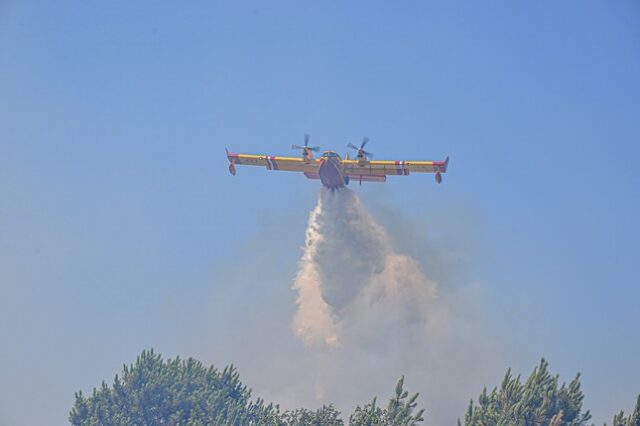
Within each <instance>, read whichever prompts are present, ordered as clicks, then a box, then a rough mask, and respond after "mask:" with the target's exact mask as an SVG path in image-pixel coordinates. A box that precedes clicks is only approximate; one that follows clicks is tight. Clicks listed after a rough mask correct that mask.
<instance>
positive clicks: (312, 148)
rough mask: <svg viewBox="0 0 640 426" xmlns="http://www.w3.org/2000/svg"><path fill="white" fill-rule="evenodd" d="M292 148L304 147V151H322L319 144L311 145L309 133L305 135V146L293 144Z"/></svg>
mask: <svg viewBox="0 0 640 426" xmlns="http://www.w3.org/2000/svg"><path fill="white" fill-rule="evenodd" d="M291 149H302V150H303V151H313V152H318V151H320V147H319V146H309V135H304V146H300V145H291Z"/></svg>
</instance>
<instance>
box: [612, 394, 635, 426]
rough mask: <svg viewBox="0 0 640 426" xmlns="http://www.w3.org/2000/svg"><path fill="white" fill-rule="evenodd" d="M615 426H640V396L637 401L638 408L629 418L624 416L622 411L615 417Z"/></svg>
mask: <svg viewBox="0 0 640 426" xmlns="http://www.w3.org/2000/svg"><path fill="white" fill-rule="evenodd" d="M612 425H613V426H640V395H638V399H637V400H636V408H635V409H634V410H633V413H631V414H629V416H628V417H625V416H624V412H623V411H620V412H619V413H618V414H616V415H615V416H613V423H612Z"/></svg>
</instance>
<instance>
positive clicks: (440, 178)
mask: <svg viewBox="0 0 640 426" xmlns="http://www.w3.org/2000/svg"><path fill="white" fill-rule="evenodd" d="M436 182H438V183H441V182H442V174H440V172H436Z"/></svg>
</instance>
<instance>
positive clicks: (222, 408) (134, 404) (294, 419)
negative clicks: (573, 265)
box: [69, 350, 640, 426]
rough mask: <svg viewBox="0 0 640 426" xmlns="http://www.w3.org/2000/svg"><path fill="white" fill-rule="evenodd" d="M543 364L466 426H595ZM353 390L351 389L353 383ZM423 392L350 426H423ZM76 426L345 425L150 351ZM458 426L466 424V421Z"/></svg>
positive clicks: (634, 422)
mask: <svg viewBox="0 0 640 426" xmlns="http://www.w3.org/2000/svg"><path fill="white" fill-rule="evenodd" d="M558 380H559V379H558V376H557V375H556V376H552V375H551V374H550V373H549V365H548V363H547V362H546V361H545V360H544V359H543V360H542V361H541V362H540V365H539V366H537V367H536V368H535V369H534V370H533V372H532V373H531V376H530V377H529V378H528V379H527V380H526V382H524V383H523V382H522V381H521V380H520V376H517V377H513V376H512V375H511V370H508V371H507V373H506V375H505V377H504V379H503V380H502V383H501V384H500V387H496V388H494V389H493V390H492V391H491V392H488V391H487V389H486V388H485V389H484V390H483V391H482V393H481V394H480V396H479V397H478V402H477V403H476V404H474V402H473V400H472V401H471V402H470V404H469V407H468V409H467V412H466V414H465V416H464V425H465V426H588V423H587V422H588V421H589V420H590V418H591V415H590V414H589V411H585V412H583V411H582V400H583V398H584V395H583V393H582V390H581V389H580V375H579V374H578V375H576V377H575V379H573V380H572V381H571V382H570V383H569V384H568V385H567V384H565V383H562V384H561V385H560V384H559V381H558ZM346 385H347V386H348V385H349V384H346ZM417 399H418V394H417V393H416V394H414V395H412V396H409V392H407V391H406V390H404V377H402V378H401V379H400V380H399V381H398V383H397V384H396V389H395V395H394V396H393V397H392V398H391V399H390V400H389V402H388V404H387V406H386V408H383V407H380V406H378V403H377V399H376V398H374V399H373V400H372V401H371V402H370V403H368V404H366V405H364V406H363V407H360V406H358V407H357V408H356V409H355V411H354V412H353V414H351V416H349V423H348V424H349V426H417V425H418V423H421V422H423V420H424V419H423V414H424V410H423V409H418V408H417V402H416V401H417ZM69 421H70V422H71V424H72V425H76V426H94V425H109V426H111V425H113V426H119V425H138V426H143V425H168V426H179V425H185V426H204V425H213V426H344V425H345V423H344V421H343V420H342V418H341V416H340V412H339V411H338V410H336V409H335V408H334V407H333V406H332V405H328V406H323V407H322V408H320V409H318V410H315V411H312V410H307V409H304V408H303V409H297V410H293V411H286V412H284V413H281V412H280V409H279V407H278V406H274V405H273V404H266V403H265V402H264V401H263V400H261V399H257V400H251V391H250V390H249V389H248V388H247V387H246V386H245V385H243V384H242V383H241V382H240V378H239V375H238V372H237V371H236V369H235V368H234V367H233V366H230V367H226V368H225V369H224V370H222V371H219V370H217V369H215V368H213V367H205V366H203V365H202V363H200V362H199V361H196V360H194V359H192V358H189V359H187V360H182V359H180V358H175V359H169V360H166V361H165V360H163V359H162V358H161V357H160V355H158V354H155V353H154V352H153V350H150V351H143V352H142V354H141V355H140V356H138V358H137V359H136V362H135V363H134V364H132V365H130V366H126V365H125V366H124V367H123V372H122V374H121V375H116V376H115V378H114V381H113V385H112V386H108V385H107V384H106V383H105V382H102V384H101V386H100V387H98V388H96V389H94V390H93V393H92V395H91V396H89V397H85V396H84V395H83V394H82V392H77V393H76V401H75V404H74V406H73V407H72V409H71V412H70V413H69ZM458 425H459V426H462V423H461V421H460V420H458ZM612 425H613V426H640V395H639V396H638V399H637V402H636V406H635V409H634V411H633V412H632V413H631V414H629V415H628V416H625V415H624V412H622V411H621V412H620V413H618V414H616V415H615V416H614V418H613V424H612Z"/></svg>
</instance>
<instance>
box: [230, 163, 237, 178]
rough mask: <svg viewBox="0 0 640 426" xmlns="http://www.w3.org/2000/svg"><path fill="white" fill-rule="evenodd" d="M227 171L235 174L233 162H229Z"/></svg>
mask: <svg viewBox="0 0 640 426" xmlns="http://www.w3.org/2000/svg"><path fill="white" fill-rule="evenodd" d="M229 173H231V174H232V175H233V176H235V175H236V166H235V164H233V163H231V164H229Z"/></svg>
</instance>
